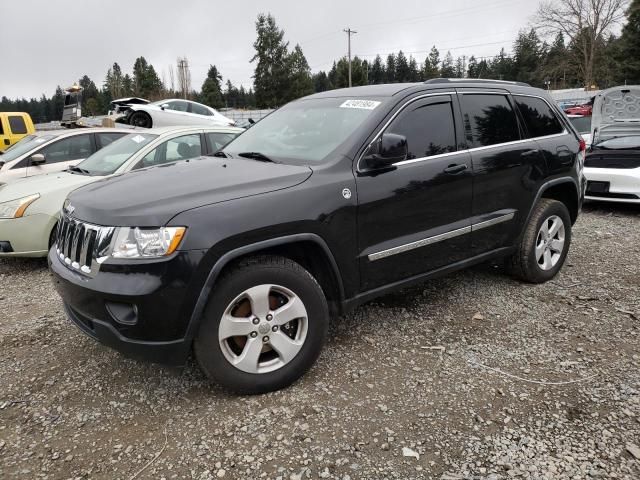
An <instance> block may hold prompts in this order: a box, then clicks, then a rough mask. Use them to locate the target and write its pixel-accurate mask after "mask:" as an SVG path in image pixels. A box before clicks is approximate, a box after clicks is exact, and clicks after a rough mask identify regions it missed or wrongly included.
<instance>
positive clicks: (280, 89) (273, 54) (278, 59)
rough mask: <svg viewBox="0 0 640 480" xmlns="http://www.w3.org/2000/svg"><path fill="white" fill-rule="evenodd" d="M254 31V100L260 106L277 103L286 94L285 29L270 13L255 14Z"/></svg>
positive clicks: (286, 53) (286, 57)
mask: <svg viewBox="0 0 640 480" xmlns="http://www.w3.org/2000/svg"><path fill="white" fill-rule="evenodd" d="M256 32H257V38H256V41H255V42H254V44H253V46H254V48H255V49H256V54H255V55H254V56H253V58H252V59H251V62H256V68H255V72H254V76H253V86H254V90H255V96H256V102H257V104H258V106H259V107H260V108H274V107H278V106H280V105H281V104H282V103H284V101H285V99H286V98H287V91H288V88H289V85H288V82H289V78H290V72H289V67H290V62H289V61H288V57H289V53H288V46H289V44H288V42H285V41H284V30H281V29H279V28H278V26H277V25H276V20H275V18H274V17H273V16H272V15H271V14H269V15H264V14H260V15H258V20H257V21H256Z"/></svg>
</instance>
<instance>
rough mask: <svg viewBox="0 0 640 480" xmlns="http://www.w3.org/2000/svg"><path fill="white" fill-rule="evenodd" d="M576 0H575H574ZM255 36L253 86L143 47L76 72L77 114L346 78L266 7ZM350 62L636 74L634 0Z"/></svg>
mask: <svg viewBox="0 0 640 480" xmlns="http://www.w3.org/2000/svg"><path fill="white" fill-rule="evenodd" d="M576 5H578V6H580V8H578V9H576V8H573V7H575V6H576ZM572 8H573V9H572ZM584 12H587V13H584ZM583 17H584V18H583ZM618 21H625V23H624V27H623V29H622V32H621V34H620V35H619V36H615V35H613V34H612V33H611V30H612V26H613V25H614V24H615V23H616V22H618ZM546 38H552V40H551V41H548V40H546ZM253 46H254V48H255V55H254V56H253V58H252V59H251V60H250V62H251V63H253V64H254V75H253V87H252V88H249V89H248V90H247V89H245V88H244V86H240V87H239V88H238V87H236V86H234V84H233V83H232V82H231V80H230V79H227V80H226V82H225V81H224V78H223V77H222V74H221V72H220V71H219V70H218V68H217V67H216V65H211V66H210V67H209V70H208V72H207V77H206V79H205V80H204V82H203V84H202V86H201V88H200V90H199V91H194V90H192V91H183V92H179V91H177V89H176V88H175V87H174V81H173V72H172V71H170V72H169V73H170V79H169V82H167V81H165V80H164V79H161V78H160V76H159V75H158V73H157V71H156V69H155V68H154V66H153V65H152V64H150V63H149V62H148V61H147V60H146V59H145V58H144V57H142V56H141V57H139V58H137V59H136V61H135V62H134V64H133V68H132V70H131V73H128V72H123V70H122V68H121V67H120V65H119V64H118V63H114V64H113V65H112V66H111V67H110V68H109V69H108V70H107V73H106V75H105V79H104V81H103V82H102V85H100V86H98V85H96V83H95V82H94V81H93V80H91V79H90V78H89V77H88V76H87V75H84V76H83V77H82V78H80V79H79V81H78V83H79V85H80V86H81V87H82V88H83V110H84V114H85V115H98V114H104V113H106V112H107V109H108V107H109V103H110V102H111V101H112V100H114V99H117V98H122V97H129V96H137V97H142V98H147V99H149V100H159V99H163V98H168V97H176V96H187V97H188V98H190V99H192V100H195V101H199V102H201V103H204V104H206V105H209V106H211V107H213V108H223V107H231V108H275V107H278V106H280V105H283V104H285V103H287V102H289V101H291V100H294V99H296V98H300V97H303V96H305V95H309V94H312V93H314V92H323V91H327V90H332V89H336V88H345V87H347V86H348V84H349V77H348V71H349V63H348V60H347V58H346V57H343V58H340V59H337V60H335V61H334V62H333V65H332V67H331V69H329V70H328V71H322V70H321V71H317V72H315V73H313V72H312V71H311V68H310V67H309V63H308V62H307V59H306V57H305V55H304V53H303V51H302V48H301V46H300V45H299V44H297V45H295V47H293V48H290V45H289V42H287V41H286V40H285V32H284V30H282V29H281V28H279V27H278V25H277V23H276V20H275V18H274V17H273V16H272V15H270V14H261V15H259V16H258V18H257V20H256V40H255V42H254V44H253ZM179 60H180V59H179ZM351 67H352V84H353V85H354V86H359V85H370V84H381V83H399V82H420V81H425V80H428V79H431V78H438V77H446V78H489V79H502V80H514V81H523V82H526V83H529V84H531V85H533V86H536V87H540V88H550V89H559V88H583V87H587V88H592V87H594V88H595V87H597V88H607V87H610V86H614V85H619V84H640V0H633V1H632V2H631V3H630V4H627V1H626V0H550V1H547V2H543V3H542V4H541V5H540V8H539V11H538V14H537V20H536V23H535V25H534V26H533V27H532V28H530V29H526V30H521V31H520V32H519V33H518V35H517V37H516V39H515V41H514V43H513V45H512V51H511V53H510V54H508V53H507V52H506V51H505V49H504V48H503V49H501V50H500V51H499V52H498V53H497V54H496V55H493V56H490V57H477V56H474V55H471V56H469V57H466V56H457V57H455V58H454V57H453V55H452V54H451V52H450V51H447V52H446V53H445V54H444V55H442V54H441V52H440V51H439V50H438V49H437V48H436V46H433V47H432V48H431V50H430V51H429V52H427V53H426V55H425V56H424V57H423V58H421V59H420V58H416V57H414V56H413V55H407V54H405V53H404V52H403V51H402V50H401V51H399V52H394V53H388V54H385V55H377V56H375V57H374V58H373V59H368V60H367V59H364V58H360V57H358V56H355V57H354V58H353V59H352V65H351ZM181 84H182V85H184V82H181ZM63 105H64V91H63V90H62V88H60V86H58V87H57V88H56V91H55V93H54V95H53V96H52V97H46V96H45V95H42V96H41V97H40V98H39V99H36V98H32V99H30V100H27V99H24V98H22V99H16V100H10V99H8V98H7V97H4V96H3V97H2V98H1V99H0V110H1V111H12V110H16V111H26V112H28V113H30V114H31V116H32V118H33V119H34V120H35V121H36V122H46V121H51V120H58V119H60V118H61V116H62V108H63Z"/></svg>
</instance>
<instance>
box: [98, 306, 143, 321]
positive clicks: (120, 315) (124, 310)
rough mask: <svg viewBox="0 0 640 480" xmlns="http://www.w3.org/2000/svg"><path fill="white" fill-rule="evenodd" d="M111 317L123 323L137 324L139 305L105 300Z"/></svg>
mask: <svg viewBox="0 0 640 480" xmlns="http://www.w3.org/2000/svg"><path fill="white" fill-rule="evenodd" d="M104 305H105V307H106V308H107V311H108V312H109V314H110V315H111V317H112V318H113V319H114V320H115V321H116V322H118V323H121V324H122V325H135V324H136V323H137V322H138V307H137V306H136V305H131V304H129V303H116V302H105V303H104Z"/></svg>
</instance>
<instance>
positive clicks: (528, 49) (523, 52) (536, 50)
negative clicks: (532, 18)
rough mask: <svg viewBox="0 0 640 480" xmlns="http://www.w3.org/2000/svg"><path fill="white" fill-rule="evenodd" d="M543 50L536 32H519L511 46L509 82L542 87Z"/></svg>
mask: <svg viewBox="0 0 640 480" xmlns="http://www.w3.org/2000/svg"><path fill="white" fill-rule="evenodd" d="M544 56H545V49H544V48H543V45H542V42H541V41H540V39H539V38H538V35H537V34H536V31H535V30H534V29H531V30H530V31H529V32H528V33H527V32H524V31H520V32H519V33H518V37H517V38H516V41H515V43H514V44H513V72H512V77H511V78H509V80H516V81H520V82H526V83H529V84H531V85H533V86H536V87H544V81H545V79H544V78H542V75H541V72H540V70H541V68H540V67H541V65H542V60H543V58H544Z"/></svg>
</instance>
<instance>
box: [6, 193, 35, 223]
mask: <svg viewBox="0 0 640 480" xmlns="http://www.w3.org/2000/svg"><path fill="white" fill-rule="evenodd" d="M39 198H40V194H39V193H36V194H35V195H29V196H28V197H22V198H16V199H15V200H10V201H8V202H2V203H0V218H20V217H22V216H23V215H24V212H25V210H26V209H27V207H28V206H29V205H31V204H32V203H33V202H35V201H36V200H37V199H39Z"/></svg>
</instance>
